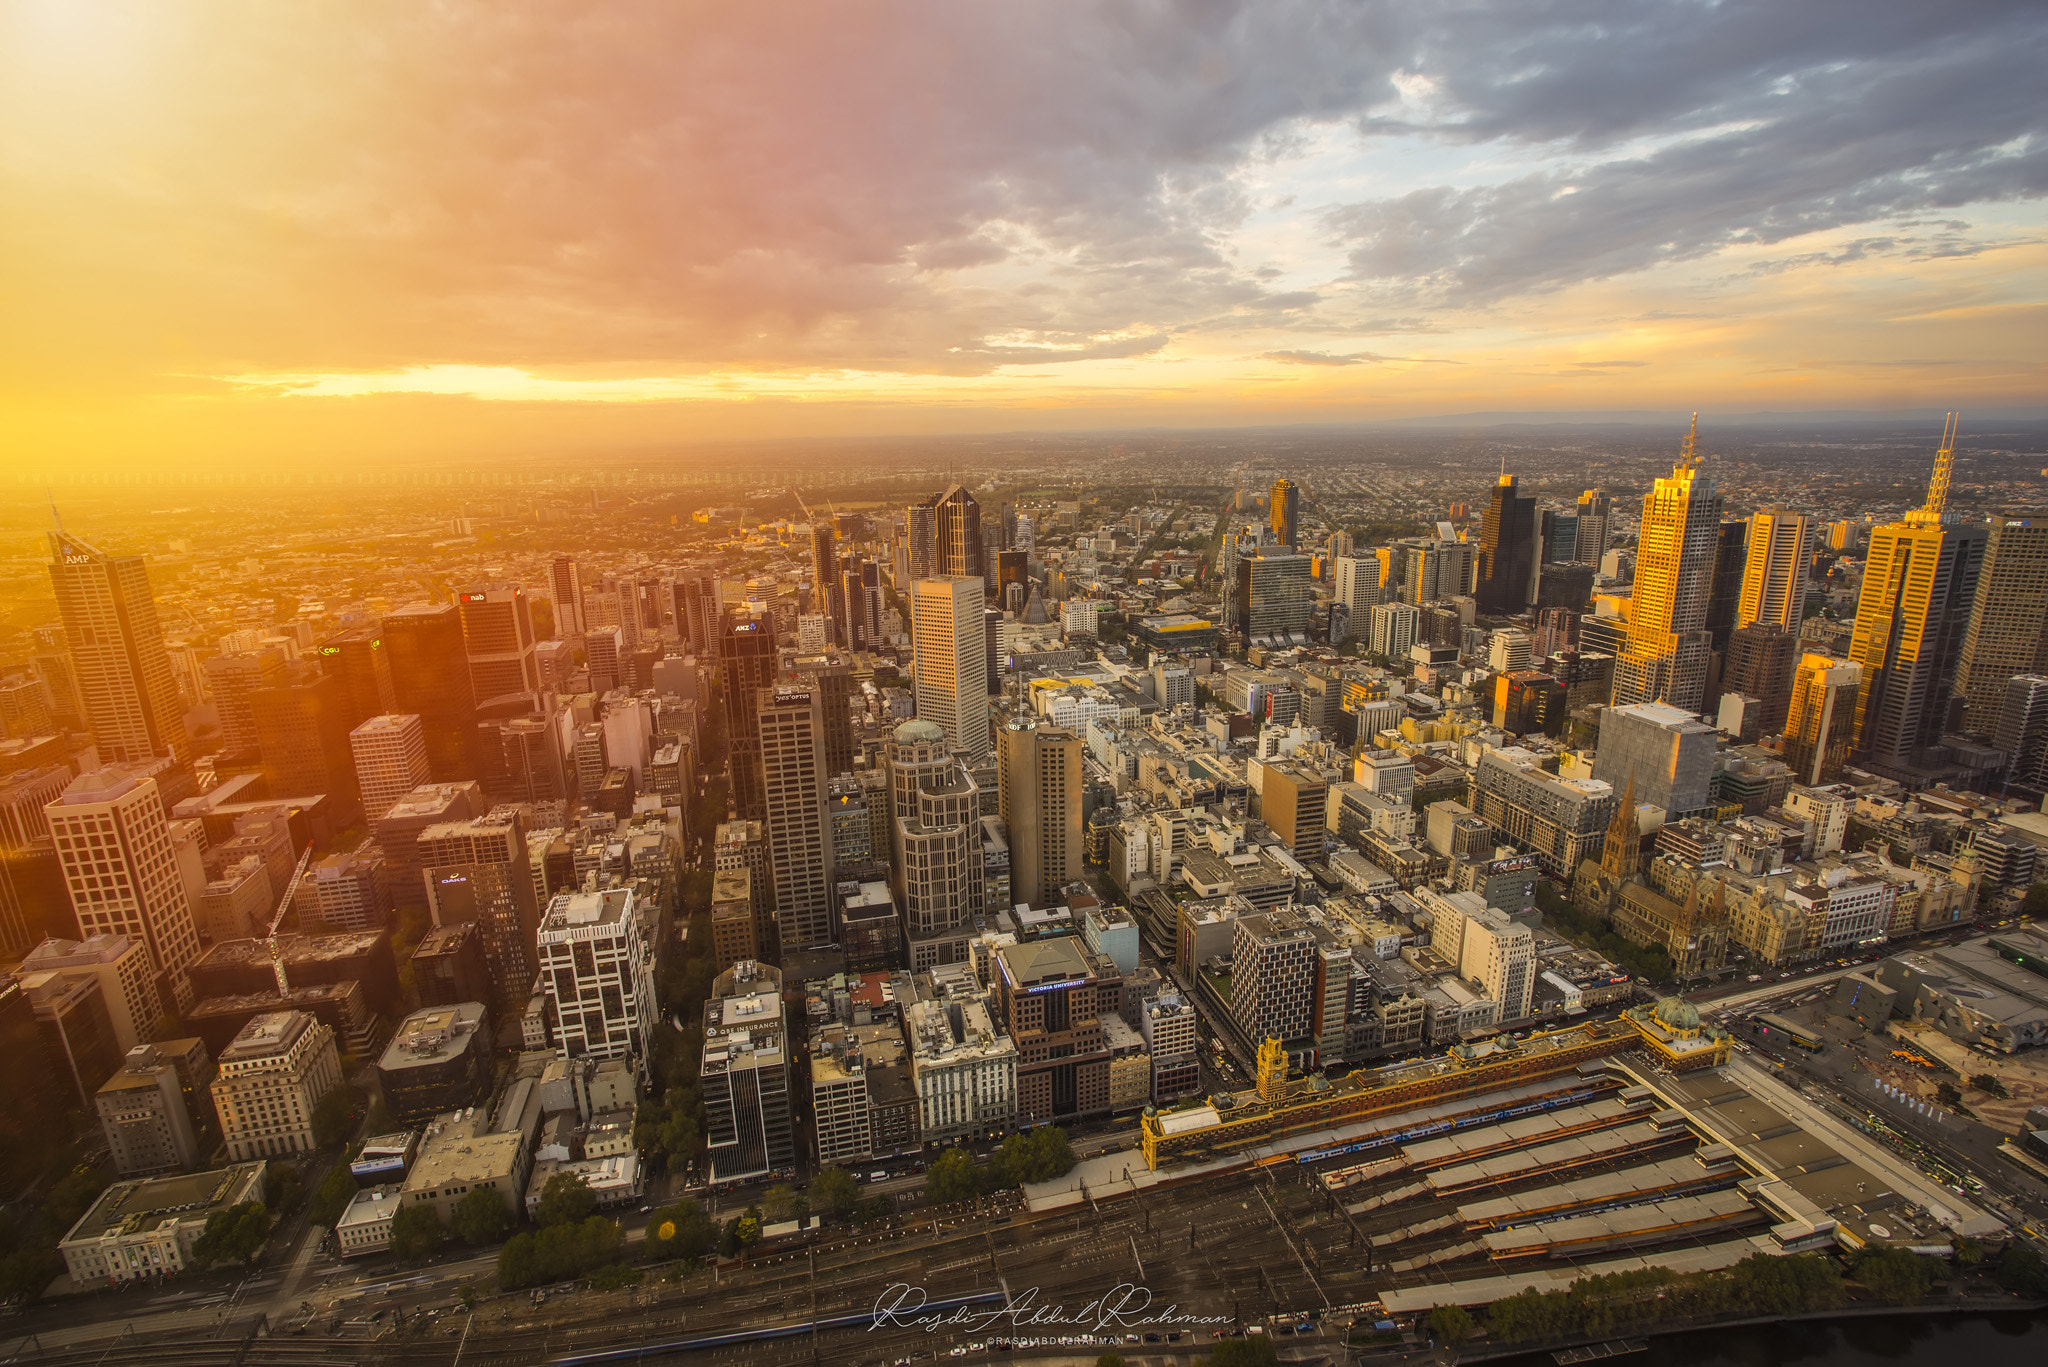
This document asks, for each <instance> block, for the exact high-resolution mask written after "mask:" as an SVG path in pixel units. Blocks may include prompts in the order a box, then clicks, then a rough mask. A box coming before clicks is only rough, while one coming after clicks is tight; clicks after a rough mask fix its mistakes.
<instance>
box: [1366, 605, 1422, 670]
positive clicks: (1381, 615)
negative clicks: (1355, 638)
mask: <svg viewBox="0 0 2048 1367" xmlns="http://www.w3.org/2000/svg"><path fill="white" fill-rule="evenodd" d="M1421 622H1422V614H1421V613H1420V612H1419V611H1417V610H1416V607H1415V605H1414V604H1413V603H1381V604H1379V605H1377V606H1376V607H1374V608H1373V610H1372V632H1371V634H1370V635H1369V636H1368V637H1367V639H1366V647H1367V649H1369V650H1371V651H1372V652H1373V653H1374V654H1375V655H1384V656H1386V657H1387V658H1388V659H1390V660H1399V659H1403V658H1405V657H1406V656H1407V654H1408V648H1409V647H1410V646H1412V645H1414V644H1415V631H1416V628H1417V627H1418V626H1419V625H1421Z"/></svg>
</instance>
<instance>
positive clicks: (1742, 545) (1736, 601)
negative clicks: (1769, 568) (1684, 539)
mask: <svg viewBox="0 0 2048 1367" xmlns="http://www.w3.org/2000/svg"><path fill="white" fill-rule="evenodd" d="M1748 563H1749V523H1748V522H1746V521H1744V520H1743V519H1741V518H1736V519H1734V520H1733V521H1728V522H1723V523H1722V524H1721V526H1720V529H1719V530H1718V531H1716V532H1715V533H1714V575H1713V581H1712V583H1711V584H1710V585H1709V586H1708V589H1707V635H1708V638H1709V641H1710V646H1711V649H1712V650H1713V652H1714V659H1715V660H1716V662H1719V661H1723V660H1725V659H1726V658H1727V655H1728V638H1729V637H1730V636H1731V635H1733V634H1734V632H1735V628H1736V627H1738V626H1740V625H1741V623H1740V622H1739V621H1738V620H1737V619H1736V614H1737V612H1738V610H1739V609H1740V608H1741V606H1742V571H1743V567H1744V566H1746V565H1747V564H1748Z"/></svg>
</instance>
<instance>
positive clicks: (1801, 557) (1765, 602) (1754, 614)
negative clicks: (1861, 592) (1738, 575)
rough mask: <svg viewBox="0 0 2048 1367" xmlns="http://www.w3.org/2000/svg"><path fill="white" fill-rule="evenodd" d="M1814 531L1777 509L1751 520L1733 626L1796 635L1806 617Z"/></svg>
mask: <svg viewBox="0 0 2048 1367" xmlns="http://www.w3.org/2000/svg"><path fill="white" fill-rule="evenodd" d="M1813 529H1814V521H1813V519H1812V518H1810V517H1808V516H1806V515H1805V514H1804V513H1788V512H1786V511H1785V510H1784V509H1782V508H1772V509H1769V510H1767V511H1764V512H1760V513H1756V514H1754V515H1752V516H1751V517H1750V519H1749V545H1748V555H1747V559H1746V560H1745V561H1744V563H1743V569H1742V596H1741V598H1740V599H1739V600H1738V601H1737V604H1736V608H1735V625H1736V626H1738V627H1746V626H1749V625H1750V624H1752V623H1756V622H1761V623H1763V624H1764V625H1766V626H1774V627H1776V628H1778V629H1779V630H1780V631H1786V632H1792V633H1794V634H1797V632H1798V631H1799V623H1800V621H1801V620H1802V619H1803V618H1804V617H1805V615H1806V569H1807V562H1808V561H1809V560H1810V559H1811V558H1812V556H1813Z"/></svg>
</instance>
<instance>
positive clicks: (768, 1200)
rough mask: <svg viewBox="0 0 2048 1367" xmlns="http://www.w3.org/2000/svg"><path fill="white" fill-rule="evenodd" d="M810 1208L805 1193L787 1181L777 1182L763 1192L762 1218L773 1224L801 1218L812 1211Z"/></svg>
mask: <svg viewBox="0 0 2048 1367" xmlns="http://www.w3.org/2000/svg"><path fill="white" fill-rule="evenodd" d="M815 1185H816V1184H815V1183H814V1184H813V1187H814V1188H815ZM810 1209H811V1206H810V1202H809V1201H807V1200H805V1199H804V1194H803V1193H802V1192H800V1191H798V1190H797V1189H796V1188H795V1187H793V1186H791V1185H790V1184H789V1183H787V1182H777V1183H776V1184H775V1185H774V1186H772V1187H770V1188H768V1190H767V1191H765V1192H763V1193H762V1194H761V1218H762V1219H763V1220H766V1221H767V1222H768V1223H769V1224H771V1225H774V1224H780V1223H782V1221H784V1220H797V1219H801V1218H803V1217H804V1216H805V1215H807V1214H809V1213H810Z"/></svg>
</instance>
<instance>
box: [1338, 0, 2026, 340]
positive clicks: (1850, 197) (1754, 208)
mask: <svg viewBox="0 0 2048 1367" xmlns="http://www.w3.org/2000/svg"><path fill="white" fill-rule="evenodd" d="M1598 12H1601V11H1597V10H1596V9H1595V8H1594V7H1589V6H1584V5H1551V6H1530V7H1525V8H1521V9H1519V10H1510V11H1506V12H1504V13H1503V15H1502V18H1503V20H1504V22H1503V23H1502V24H1500V25H1499V26H1498V27H1497V28H1496V27H1491V26H1479V25H1476V24H1474V23H1472V21H1471V17H1470V16H1469V15H1461V16H1459V18H1458V19H1456V20H1454V21H1451V22H1450V23H1449V24H1448V25H1447V26H1446V27H1445V28H1443V29H1440V30H1438V31H1436V32H1435V33H1433V34H1432V36H1431V38H1430V39H1429V40H1426V41H1424V42H1423V43H1421V44H1420V45H1419V47H1420V50H1421V52H1422V54H1423V57H1424V60H1423V65H1422V70H1423V72H1424V74H1426V75H1436V76H1439V88H1438V90H1437V92H1436V94H1435V97H1434V98H1433V99H1432V100H1431V101H1430V102H1429V103H1430V106H1431V110H1432V112H1431V115H1430V117H1428V118H1426V119H1418V118H1414V117H1409V118H1405V119H1403V120H1400V121H1398V122H1397V121H1395V120H1393V119H1388V118H1380V119H1368V120H1367V121H1366V124H1367V126H1368V127H1373V128H1378V129H1384V130H1390V131H1391V130H1392V129H1394V128H1396V127H1399V128H1401V129H1404V130H1409V131H1417V130H1427V131H1429V132H1431V133H1432V134H1433V135H1435V136H1438V137H1442V138H1445V139H1447V140H1452V141H1456V142H1487V141H1501V142H1505V143H1527V144H1541V150H1542V151H1543V152H1544V153H1545V154H1546V155H1547V156H1549V157H1551V158H1555V159H1560V160H1558V161H1557V164H1555V165H1552V166H1548V167H1546V168H1545V169H1542V170H1539V171H1536V172H1533V173H1531V174H1528V175H1524V176H1521V177H1518V178H1515V179H1511V180H1509V181H1507V182H1505V183H1502V184H1497V185H1486V186H1479V187H1473V188H1462V189H1457V188H1450V187H1433V188H1426V189H1421V190H1416V191H1413V192H1410V193H1408V194H1405V195H1400V196H1395V197H1390V198H1385V199H1379V200H1372V201H1366V202H1361V203H1357V204H1352V205H1348V206H1344V207H1342V208H1339V209H1336V210H1333V211H1331V212H1330V213H1329V215H1328V223H1329V225H1330V227H1331V228H1332V230H1333V231H1334V232H1336V233H1337V234H1338V236H1339V238H1340V240H1342V241H1343V242H1344V243H1346V244H1347V245H1348V246H1349V247H1350V248H1351V268H1352V273H1353V275H1354V277H1355V278H1357V279H1358V280H1360V281H1364V282H1368V283H1370V284H1372V285H1373V286H1375V287H1376V288H1377V289H1379V290H1380V291H1382V292H1384V293H1385V294H1386V295H1387V296H1388V297H1391V298H1396V299H1413V300H1416V301H1419V302H1429V303H1438V304H1458V305H1475V304H1485V303H1488V302H1491V301H1495V300H1498V299H1502V298H1505V297H1508V296H1511V295H1515V294H1519V293H1524V292H1528V291H1536V290H1546V289H1554V288H1557V287H1560V286H1564V285H1570V284H1575V283H1578V282H1581V281H1586V280H1594V279H1600V278H1603V277H1606V276H1611V275H1616V274H1619V273H1622V272H1626V271H1632V270H1639V269H1642V268H1644V267H1648V266H1654V265H1657V264H1659V263H1661V262H1666V261H1677V260H1686V259H1689V258H1695V257H1700V256H1704V255H1707V254H1709V253H1711V252H1714V251H1716V250H1718V249H1720V248H1722V247H1726V246H1729V245H1731V244H1736V243H1771V242H1777V241H1782V240H1785V239H1787V238H1791V237H1796V236H1799V235H1801V234H1804V233H1808V232H1813V231H1815V230H1820V229H1836V228H1842V227H1850V226H1854V225H1857V224H1862V223H1871V222H1876V221H1879V220H1884V219H1887V218H1890V217H1893V216H1897V215H1902V214H1916V213H1921V212H1924V211H1927V210H1940V209H1950V208H1954V207H1957V206H1960V205H1964V204H1972V203H1982V202H1987V201H2001V200H2015V199H2030V198H2036V197H2038V196H2040V195H2042V194H2043V193H2048V101H2043V100H2042V98H2041V96H2040V91H2039V86H2040V76H2039V73H2040V71H2041V70H2042V67H2043V61H2044V58H2048V10H2044V9H2043V8H2042V7H2040V6H2038V5H2033V6H1981V7H1969V6H1962V7H1948V6H1870V5H1853V6H1850V5H1812V6H1804V5H1797V6H1785V5H1775V4H1771V5H1744V4H1729V5H1717V6H1707V5H1690V4H1676V5H1658V6H1637V7H1631V8H1627V9H1625V10H1619V11H1616V10H1608V11H1605V12H1606V13H1608V14H1609V15H1611V16H1612V15H1619V16H1620V17H1619V18H1618V19H1617V20H1616V21H1614V22H1607V23H1603V22H1600V21H1599V20H1597V19H1596V18H1594V17H1593V16H1594V15H1595V14H1596V13H1598ZM1430 52H1438V53H1439V54H1440V60H1441V61H1442V63H1443V65H1442V68H1441V72H1440V73H1439V71H1438V68H1437V67H1436V66H1435V65H1434V64H1433V63H1432V62H1431V61H1430V60H1429V58H1428V54H1429V53H1430ZM1531 150H1534V149H1533V148H1532V149H1531ZM1526 154H1527V153H1522V154H1520V155H1526ZM1876 241H1881V239H1874V240H1873V242H1876ZM1866 250H1868V248H1866ZM1812 264H1819V258H1816V259H1815V260H1814V262H1813V263H1812Z"/></svg>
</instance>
